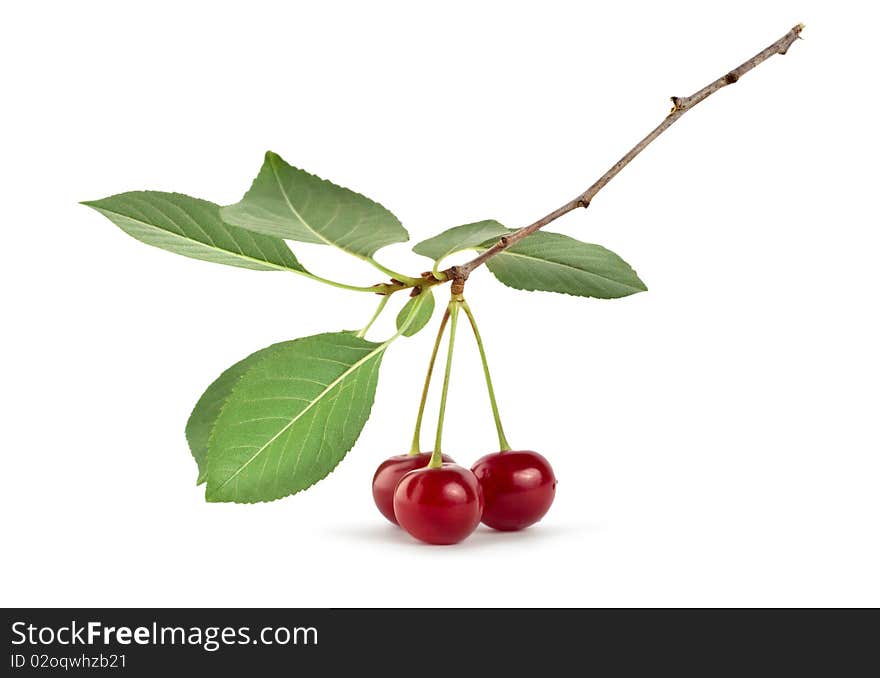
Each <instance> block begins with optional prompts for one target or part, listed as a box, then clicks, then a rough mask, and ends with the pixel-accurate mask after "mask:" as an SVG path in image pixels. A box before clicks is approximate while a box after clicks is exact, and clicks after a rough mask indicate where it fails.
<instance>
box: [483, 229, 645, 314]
mask: <svg viewBox="0 0 880 678" xmlns="http://www.w3.org/2000/svg"><path fill="white" fill-rule="evenodd" d="M494 244H495V243H494V241H492V242H486V243H484V244H483V246H482V247H481V249H483V250H485V249H488V248H489V247H491V246H492V245H494ZM486 266H488V268H489V270H490V271H492V273H493V274H494V275H495V277H496V278H498V280H500V281H501V282H503V283H504V284H505V285H508V286H509V287H514V288H516V289H519V290H544V291H547V292H561V293H562V294H572V295H575V296H579V297H596V298H599V299H615V298H618V297H626V296H629V295H630V294H635V293H636V292H644V291H645V290H646V289H648V288H647V287H645V283H643V282H642V281H641V280H640V279H639V277H638V276H637V275H636V272H635V271H634V270H633V269H632V268H631V267H630V265H629V264H627V263H626V262H625V261H624V260H623V259H621V258H620V257H619V256H617V255H616V254H615V253H614V252H612V251H610V250H607V249H605V248H604V247H602V246H600V245H591V244H588V243H585V242H581V241H580V240H575V239H574V238H569V237H568V236H567V235H561V234H559V233H549V232H547V231H538V232H537V233H533V234H532V235H530V236H528V237H527V238H523V239H522V240H521V241H519V242H518V243H516V244H515V245H512V246H511V247H509V248H508V249H506V250H504V251H502V252H500V253H499V254H497V255H496V256H494V257H492V258H491V259H489V260H488V261H487V262H486Z"/></svg>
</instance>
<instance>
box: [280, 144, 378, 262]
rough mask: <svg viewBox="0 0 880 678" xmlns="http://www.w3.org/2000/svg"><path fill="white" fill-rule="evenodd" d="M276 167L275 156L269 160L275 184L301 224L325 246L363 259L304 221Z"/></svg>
mask: <svg viewBox="0 0 880 678" xmlns="http://www.w3.org/2000/svg"><path fill="white" fill-rule="evenodd" d="M276 165H277V162H276V160H275V157H274V156H273V157H271V158H270V159H269V167H271V168H272V176H273V177H275V183H276V184H278V190H279V191H280V192H281V197H283V198H284V202H286V203H287V207H288V209H290V211H291V212H293V216H295V217H296V218H297V219H299V223H301V224H302V225H303V226H305V227H306V228H307V229H308V230H310V231H311V232H312V233H314V234H315V235H316V236H317V237H318V238H319V239H320V240H321V241H322V242H323V243H324V244H325V245H330V246H331V247H338V248H339V249H341V250H344V251H346V252H348V253H349V254H354V255H355V256H357V257H361V255H360V254H357V253H356V252H352V251H350V250H348V249H346V248H345V247H342V246H341V245H340V244H338V243H335V242H333V241H332V240H329V239H328V238H326V237H324V234H323V233H321V232H320V231H318V230H317V229H315V227H314V226H312V225H311V224H310V223H309V222H308V221H306V220H305V219H303V217H302V215H301V214H300V213H299V210H297V209H296V207H294V206H293V203H292V202H291V201H290V198H289V197H288V195H287V191H286V190H285V189H284V184H283V183H281V176H280V175H279V174H278V167H277V166H276ZM333 218H334V219H335V218H336V217H335V216H334V217H333Z"/></svg>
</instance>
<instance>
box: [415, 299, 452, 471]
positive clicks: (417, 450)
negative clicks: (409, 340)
mask: <svg viewBox="0 0 880 678" xmlns="http://www.w3.org/2000/svg"><path fill="white" fill-rule="evenodd" d="M448 320H449V309H448V308H447V309H446V313H444V314H443V319H442V320H441V321H440V328H439V329H438V330H437V338H436V339H435V340H434V350H433V351H431V359H430V360H429V361H428V373H427V374H426V375H425V386H424V388H423V389H422V400H421V402H419V413H418V415H417V416H416V429H415V431H413V439H412V445H411V446H410V448H409V453H410V454H411V455H413V456H415V455H417V454H419V453H420V452H421V445H420V441H421V436H422V418H423V417H424V415H425V404H426V403H427V402H428V390H429V389H430V387H431V376H432V375H433V374H434V363H435V362H436V361H437V352H438V351H439V350H440V341H441V340H442V339H443V332H444V330H445V329H446V322H447V321H448Z"/></svg>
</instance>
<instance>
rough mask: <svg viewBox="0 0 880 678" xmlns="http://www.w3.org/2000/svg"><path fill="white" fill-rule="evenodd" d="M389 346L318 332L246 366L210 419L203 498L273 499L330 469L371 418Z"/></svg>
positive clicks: (274, 349)
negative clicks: (382, 364) (212, 424)
mask: <svg viewBox="0 0 880 678" xmlns="http://www.w3.org/2000/svg"><path fill="white" fill-rule="evenodd" d="M387 345H388V344H387V342H386V343H384V344H377V343H375V342H371V341H367V340H366V339H361V338H359V337H357V336H355V335H354V334H352V333H350V332H334V333H329V334H318V335H314V336H311V337H304V338H302V339H296V340H294V341H290V342H285V343H284V344H278V345H276V346H275V347H272V350H271V351H269V352H268V353H267V354H266V355H265V356H263V357H262V358H261V359H259V360H257V361H255V362H254V363H253V364H252V365H249V366H248V367H247V369H246V370H245V372H244V374H243V375H242V376H241V378H240V379H239V380H238V382H237V383H236V384H235V386H234V387H233V389H232V393H231V394H230V395H229V397H228V398H227V400H226V404H225V405H224V406H223V408H222V409H221V411H220V415H219V416H218V417H217V420H216V423H215V424H214V429H213V432H212V434H211V438H210V441H209V444H208V471H207V481H208V489H207V491H206V494H205V498H206V499H207V500H208V501H234V502H242V503H250V502H258V501H271V500H273V499H279V498H281V497H285V496H287V495H290V494H294V493H295V492H299V491H300V490H304V489H306V488H308V487H310V486H311V485H313V484H315V483H316V482H318V481H319V480H321V479H322V478H324V477H325V476H327V475H328V474H329V473H330V472H331V471H332V470H333V469H334V468H335V467H336V465H337V464H338V463H339V462H340V461H341V460H342V458H343V457H344V456H345V455H346V453H347V452H348V451H349V450H350V449H351V447H352V446H353V445H354V443H355V440H357V437H358V435H360V432H361V429H362V428H363V426H364V424H365V423H366V421H367V418H368V417H369V414H370V408H371V407H372V404H373V398H374V396H375V393H376V383H377V380H378V371H379V366H380V364H381V361H382V356H383V355H384V352H385V348H386V347H387Z"/></svg>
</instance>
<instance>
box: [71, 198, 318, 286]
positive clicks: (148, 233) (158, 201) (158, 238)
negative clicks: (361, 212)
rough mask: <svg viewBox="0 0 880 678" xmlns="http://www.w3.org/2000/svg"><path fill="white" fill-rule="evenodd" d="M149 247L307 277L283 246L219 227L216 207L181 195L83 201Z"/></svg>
mask: <svg viewBox="0 0 880 678" xmlns="http://www.w3.org/2000/svg"><path fill="white" fill-rule="evenodd" d="M82 204H83V205H88V206H89V207H92V208H94V209H96V210H98V211H99V212H100V213H101V214H103V215H104V216H105V217H107V218H108V219H110V221H112V222H113V223H114V224H116V225H117V226H119V228H121V229H122V230H123V231H125V232H126V233H128V234H129V235H130V236H132V237H133V238H136V239H138V240H140V241H141V242H143V243H146V244H147V245H153V246H154V247H161V248H162V249H165V250H168V251H169V252H174V253H175V254H182V255H183V256H185V257H192V258H193V259H202V260H204V261H213V262H214V263H217V264H228V265H230V266H240V267H241V268H250V269H253V270H256V271H272V270H294V271H300V272H305V269H304V268H303V267H302V265H301V264H300V263H299V262H298V261H297V259H296V257H295V256H294V255H293V252H291V251H290V248H288V247H287V245H286V243H285V242H284V241H283V240H280V239H279V238H273V237H269V236H266V235H260V234H258V233H251V232H250V231H247V230H245V229H243V228H238V227H236V226H230V225H229V224H226V223H223V220H222V219H221V218H220V207H219V205H215V204H214V203H212V202H208V201H207V200H199V199H198V198H191V197H189V196H188V195H182V194H180V193H163V192H160V191H131V192H130V193H120V194H119V195H113V196H110V197H109V198H103V199H102V200H91V201H87V202H83V203H82Z"/></svg>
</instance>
